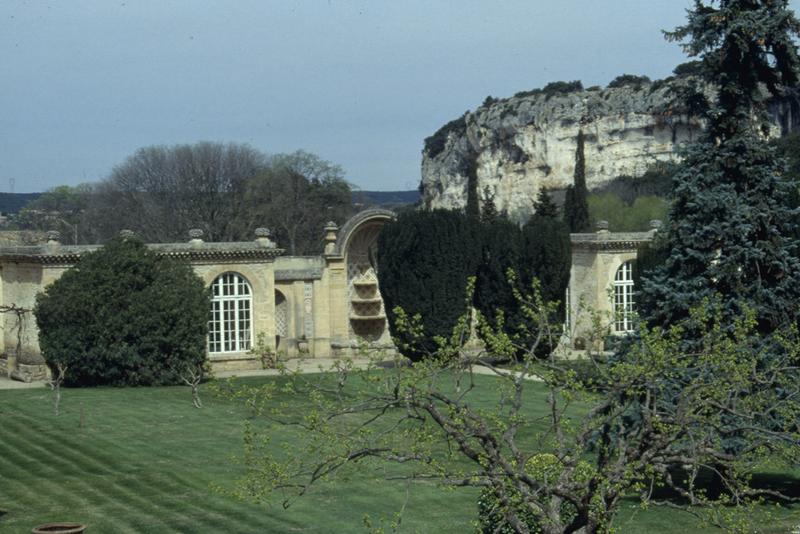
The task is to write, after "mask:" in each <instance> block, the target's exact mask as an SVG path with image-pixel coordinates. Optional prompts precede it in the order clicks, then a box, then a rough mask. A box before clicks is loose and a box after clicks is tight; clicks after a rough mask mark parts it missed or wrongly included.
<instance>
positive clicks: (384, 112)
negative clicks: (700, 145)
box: [0, 0, 690, 192]
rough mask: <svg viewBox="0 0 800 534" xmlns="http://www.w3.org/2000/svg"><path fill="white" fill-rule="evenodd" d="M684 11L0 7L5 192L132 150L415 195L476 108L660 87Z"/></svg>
mask: <svg viewBox="0 0 800 534" xmlns="http://www.w3.org/2000/svg"><path fill="white" fill-rule="evenodd" d="M689 3H690V2H689V0H608V1H602V2H600V1H597V0H502V1H499V0H497V1H488V0H485V1H478V0H448V1H445V0H386V1H378V0H372V1H366V0H361V1H344V0H304V1H300V0H269V1H268V0H247V1H245V0H225V1H222V0H221V1H200V0H115V1H111V0H69V1H66V0H61V1H57V0H52V1H21V0H2V2H1V3H0V191H8V190H9V187H10V181H11V179H12V178H13V179H15V181H16V188H15V190H16V192H31V191H42V190H45V189H47V188H50V187H53V186H56V185H59V184H77V183H80V182H87V181H97V180H99V179H101V178H103V177H104V176H105V175H106V174H107V173H108V172H109V171H110V170H111V168H112V167H113V166H114V165H115V164H117V163H120V162H122V161H123V160H124V159H125V157H127V156H128V155H130V154H132V153H133V152H134V151H135V150H136V149H137V148H139V147H142V146H147V145H153V144H174V143H192V142H195V141H201V140H205V141H219V142H236V143H249V144H250V145H252V146H253V147H255V148H257V149H259V150H262V151H264V152H267V153H275V152H287V151H294V150H296V149H300V148H302V149H305V150H309V151H312V152H315V153H317V154H318V155H320V156H321V157H323V158H325V159H328V160H330V161H333V162H335V163H339V164H341V165H342V166H343V167H344V168H345V170H346V174H347V178H348V179H349V180H350V181H351V182H352V183H354V184H355V185H357V186H358V187H360V188H362V189H378V190H397V189H413V188H415V187H416V186H417V183H418V182H419V178H420V161H421V150H422V145H423V139H424V138H425V137H427V136H429V135H431V134H432V133H433V132H434V131H435V130H436V129H437V128H438V127H439V126H441V125H442V124H444V123H445V122H447V121H449V120H451V119H453V118H455V117H457V116H458V115H460V114H461V113H463V112H464V111H465V110H467V109H474V108H475V107H477V106H478V105H479V104H480V103H481V102H482V101H483V99H484V98H485V97H486V95H489V94H491V95H493V96H510V95H512V94H514V93H515V92H518V91H522V90H527V89H532V88H534V87H540V86H542V85H544V84H546V83H547V82H550V81H554V80H574V79H581V80H583V83H584V85H585V86H589V85H595V84H606V83H608V82H609V81H610V80H611V79H613V78H614V77H615V76H617V75H618V74H622V73H631V74H646V75H648V76H650V77H651V78H660V77H665V76H667V75H669V74H670V71H671V70H672V68H673V67H674V66H675V65H676V64H678V63H680V62H682V61H684V57H683V55H682V53H681V51H680V49H679V47H678V46H677V45H676V44H672V43H667V42H665V41H664V39H663V38H662V36H661V33H660V30H661V29H664V28H672V27H674V26H675V25H677V24H680V23H681V22H682V21H683V20H684V16H685V13H684V8H685V7H687V6H688V5H689Z"/></svg>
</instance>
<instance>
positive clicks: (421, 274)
mask: <svg viewBox="0 0 800 534" xmlns="http://www.w3.org/2000/svg"><path fill="white" fill-rule="evenodd" d="M479 252H480V250H479V249H476V247H475V226H474V224H473V223H472V222H471V221H469V220H468V219H467V218H466V217H465V216H464V214H463V213H460V212H454V211H446V210H434V211H413V212H408V213H402V214H400V215H399V216H398V217H397V220H396V221H393V222H390V223H388V224H387V225H386V226H384V227H383V229H382V230H381V234H380V237H379V238H378V272H379V273H380V284H381V286H380V287H381V294H382V296H383V299H384V305H385V307H386V311H387V316H388V319H389V325H390V329H391V332H392V335H393V336H394V337H395V339H396V340H397V341H398V342H399V346H400V349H401V351H402V352H403V353H404V354H405V355H406V356H408V357H409V358H412V359H420V358H422V357H424V356H425V355H426V354H429V353H431V352H433V351H435V350H436V348H437V346H436V343H435V341H434V337H435V336H444V337H447V336H449V335H450V333H451V332H452V329H453V326H455V324H456V321H457V320H458V318H459V317H460V316H461V315H462V314H463V313H464V312H465V311H466V304H465V290H466V287H467V278H468V277H470V276H472V275H473V274H475V266H476V263H477V257H478V254H479ZM396 307H400V308H402V309H403V310H404V311H405V312H406V313H408V314H409V315H410V316H412V317H413V316H414V315H419V316H420V318H421V319H422V320H423V321H424V335H423V336H422V337H421V338H420V339H415V338H414V337H413V336H411V335H410V334H409V333H408V332H404V331H398V330H397V328H396V321H397V313H396V310H395V308H396Z"/></svg>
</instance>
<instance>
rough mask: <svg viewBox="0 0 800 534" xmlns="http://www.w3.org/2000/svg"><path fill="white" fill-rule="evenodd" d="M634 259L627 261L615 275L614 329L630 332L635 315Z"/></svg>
mask: <svg viewBox="0 0 800 534" xmlns="http://www.w3.org/2000/svg"><path fill="white" fill-rule="evenodd" d="M634 294H635V293H634V290H633V261H626V262H625V263H623V264H622V265H620V267H619V269H617V274H616V275H615V276H614V330H615V331H616V332H630V331H632V330H633V317H634Z"/></svg>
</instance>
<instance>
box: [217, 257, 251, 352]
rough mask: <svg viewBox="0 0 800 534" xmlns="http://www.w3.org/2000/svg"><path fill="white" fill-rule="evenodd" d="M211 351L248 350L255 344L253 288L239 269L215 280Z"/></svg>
mask: <svg viewBox="0 0 800 534" xmlns="http://www.w3.org/2000/svg"><path fill="white" fill-rule="evenodd" d="M211 295H212V296H211V315H210V317H209V320H208V352H209V353H217V354H218V353H225V352H245V351H248V350H250V348H251V347H252V346H253V290H252V288H251V287H250V283H249V282H248V281H247V279H246V278H245V277H244V276H242V275H240V274H239V273H234V272H227V273H222V274H221V275H219V276H218V277H217V278H216V279H214V282H212V284H211Z"/></svg>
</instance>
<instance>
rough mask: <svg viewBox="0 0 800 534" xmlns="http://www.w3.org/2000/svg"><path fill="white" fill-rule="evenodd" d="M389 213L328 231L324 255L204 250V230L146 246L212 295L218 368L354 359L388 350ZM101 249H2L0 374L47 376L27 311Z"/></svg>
mask: <svg viewBox="0 0 800 534" xmlns="http://www.w3.org/2000/svg"><path fill="white" fill-rule="evenodd" d="M393 217H394V213H392V212H391V211H387V210H380V209H372V210H367V211H363V212H361V213H359V214H357V215H355V216H354V217H353V218H351V219H350V220H349V221H347V223H346V224H345V225H344V226H343V227H342V228H341V229H339V228H337V226H336V225H335V224H333V223H329V224H328V226H327V227H326V228H325V250H324V252H323V254H322V255H320V256H302V257H301V256H283V255H282V252H283V251H282V250H281V249H279V248H277V246H276V244H275V243H273V242H272V241H270V239H269V232H268V231H266V230H263V229H259V230H257V231H256V236H255V239H254V240H253V241H249V242H236V243H207V242H204V241H203V239H202V232H201V231H199V230H192V231H190V240H189V241H188V242H186V243H167V244H151V245H148V246H149V247H150V248H151V249H152V250H154V251H155V252H156V253H158V254H163V255H167V256H172V257H177V258H182V259H185V260H186V261H188V262H189V263H190V264H191V265H192V267H193V268H194V270H195V272H196V273H197V274H198V275H199V276H200V277H201V278H202V279H203V280H204V282H205V283H206V285H207V286H208V287H209V288H211V292H212V306H211V310H210V315H209V338H208V356H209V360H210V361H211V364H212V367H213V368H215V369H218V370H221V369H251V368H258V367H260V365H261V362H260V361H259V359H258V358H257V357H256V355H255V354H253V352H252V349H253V348H254V347H255V346H256V344H257V343H261V344H263V345H264V346H265V347H267V348H269V349H272V350H274V351H277V353H279V354H283V355H286V356H288V357H295V356H301V355H306V356H308V357H322V356H342V355H349V354H352V353H353V352H354V351H355V350H356V347H357V346H358V343H363V341H362V340H366V341H367V342H368V344H369V346H370V347H372V348H376V349H377V348H381V349H390V348H391V347H392V345H391V341H390V337H389V332H388V327H387V323H386V314H385V310H384V308H383V300H382V299H381V296H380V292H379V290H378V279H377V272H376V264H375V258H376V255H375V251H376V248H377V246H376V245H377V237H378V234H379V232H380V229H381V227H382V226H383V225H384V224H385V223H386V222H387V221H389V220H390V219H392V218H393ZM96 248H98V247H97V246H67V245H62V244H60V243H59V241H58V237H57V234H55V233H54V234H52V235H51V236H50V238H49V240H48V242H47V243H46V244H40V245H27V246H25V245H23V246H0V306H2V307H3V311H4V313H2V315H0V349H1V350H2V354H1V355H0V375H10V376H14V377H15V378H19V379H23V380H31V379H37V378H43V377H44V376H45V373H46V369H45V367H44V366H43V365H42V364H43V360H42V358H41V354H40V353H39V343H38V332H37V329H36V324H35V320H34V318H33V314H32V313H31V311H30V310H31V309H32V308H33V305H34V303H35V298H36V294H37V293H39V292H40V291H42V290H43V289H44V288H45V287H46V286H47V285H48V284H50V283H52V282H53V281H55V280H56V279H58V278H59V277H60V276H61V275H62V274H63V273H64V271H65V270H66V269H68V268H69V267H71V266H73V265H75V264H76V263H77V262H78V261H79V259H80V257H81V255H82V254H85V253H86V252H89V251H92V250H95V249H96Z"/></svg>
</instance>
